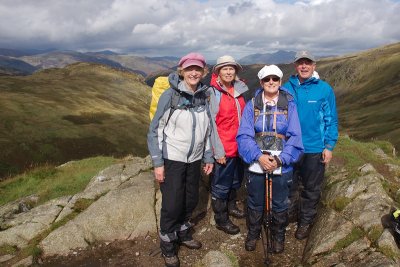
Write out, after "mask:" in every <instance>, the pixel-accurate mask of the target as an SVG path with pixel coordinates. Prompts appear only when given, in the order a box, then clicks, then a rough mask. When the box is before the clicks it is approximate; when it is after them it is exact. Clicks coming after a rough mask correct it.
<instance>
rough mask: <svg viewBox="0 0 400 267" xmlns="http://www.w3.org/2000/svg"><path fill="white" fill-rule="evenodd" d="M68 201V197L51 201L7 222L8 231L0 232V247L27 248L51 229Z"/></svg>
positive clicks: (17, 215)
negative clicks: (36, 238)
mask: <svg viewBox="0 0 400 267" xmlns="http://www.w3.org/2000/svg"><path fill="white" fill-rule="evenodd" d="M67 200H68V198H66V197H62V198H58V199H54V200H50V201H48V202H47V203H45V204H43V205H41V206H38V207H35V208H33V209H31V210H29V211H28V212H24V213H19V214H16V215H14V216H13V218H10V219H8V220H6V221H5V222H4V224H6V225H7V227H8V229H6V230H4V231H1V232H0V246H1V245H6V244H8V245H13V246H18V247H19V248H23V247H25V246H26V245H27V244H28V242H29V241H30V240H32V239H33V238H34V237H35V236H37V235H38V234H40V233H41V232H42V231H44V230H47V229H48V228H49V227H50V225H51V224H52V223H53V222H54V220H55V218H57V216H58V214H59V213H60V211H61V210H62V206H63V205H66V203H67Z"/></svg>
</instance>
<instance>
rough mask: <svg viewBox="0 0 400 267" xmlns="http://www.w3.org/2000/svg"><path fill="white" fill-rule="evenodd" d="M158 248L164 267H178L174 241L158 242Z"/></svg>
mask: <svg viewBox="0 0 400 267" xmlns="http://www.w3.org/2000/svg"><path fill="white" fill-rule="evenodd" d="M160 248H161V252H162V256H163V258H164V262H165V266H168V267H179V266H180V262H179V258H178V256H177V254H176V253H177V242H176V240H174V241H164V240H161V241H160Z"/></svg>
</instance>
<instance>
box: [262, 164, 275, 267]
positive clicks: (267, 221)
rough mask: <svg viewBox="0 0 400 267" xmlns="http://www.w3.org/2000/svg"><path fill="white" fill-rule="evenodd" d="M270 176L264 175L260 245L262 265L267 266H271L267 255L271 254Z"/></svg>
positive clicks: (268, 174)
mask: <svg viewBox="0 0 400 267" xmlns="http://www.w3.org/2000/svg"><path fill="white" fill-rule="evenodd" d="M271 176H272V174H270V173H268V172H267V173H266V174H265V205H264V216H263V217H264V218H263V228H262V230H264V231H263V232H264V235H265V239H264V235H263V234H262V233H261V238H262V243H263V247H264V256H265V260H264V265H265V266H269V265H270V264H271V260H270V257H269V254H270V253H272V249H273V248H272V231H271V224H272V216H271V215H272V214H271V209H272V179H271Z"/></svg>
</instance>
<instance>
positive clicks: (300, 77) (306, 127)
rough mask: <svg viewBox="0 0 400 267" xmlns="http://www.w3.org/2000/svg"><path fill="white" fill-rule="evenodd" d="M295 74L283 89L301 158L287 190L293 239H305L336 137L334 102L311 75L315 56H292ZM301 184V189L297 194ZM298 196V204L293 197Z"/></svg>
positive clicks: (327, 89)
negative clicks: (291, 104)
mask: <svg viewBox="0 0 400 267" xmlns="http://www.w3.org/2000/svg"><path fill="white" fill-rule="evenodd" d="M294 64H295V69H296V72H297V74H296V75H292V76H291V77H290V79H289V81H288V82H286V83H285V84H284V87H285V88H287V89H288V91H289V92H290V93H291V94H292V95H293V96H294V98H295V101H296V104H297V111H298V115H299V119H300V125H301V132H302V140H303V145H304V155H303V156H302V158H301V159H300V161H299V162H298V163H297V164H296V166H295V174H294V177H293V186H292V188H291V193H290V200H291V207H290V209H291V212H292V211H294V210H295V209H297V208H298V215H297V216H298V217H297V220H298V225H297V230H296V234H295V237H296V238H297V239H300V240H301V239H304V238H307V237H308V235H309V234H310V230H311V226H312V224H313V220H314V218H315V216H316V214H317V205H318V203H319V200H320V197H321V186H322V182H323V179H324V173H325V165H326V164H327V163H329V162H330V160H331V159H332V151H333V149H334V147H335V145H336V141H337V138H338V118H337V112H336V100H335V94H334V91H333V89H332V87H331V86H330V85H329V84H328V83H327V82H325V81H322V80H320V79H319V78H316V77H315V76H313V73H314V71H315V68H316V61H315V57H314V56H313V55H312V54H311V53H310V52H308V51H300V52H297V53H296V56H295V59H294ZM299 183H301V184H302V186H303V189H302V190H301V192H298V190H299V188H300V186H299ZM298 194H300V197H299V203H298V201H297V199H296V196H298Z"/></svg>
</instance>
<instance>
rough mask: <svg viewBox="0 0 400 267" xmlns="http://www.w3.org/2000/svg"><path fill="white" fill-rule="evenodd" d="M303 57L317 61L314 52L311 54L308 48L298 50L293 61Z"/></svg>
mask: <svg viewBox="0 0 400 267" xmlns="http://www.w3.org/2000/svg"><path fill="white" fill-rule="evenodd" d="M301 58H307V59H309V60H311V61H313V62H315V57H314V56H313V54H311V53H310V52H309V51H306V50H303V51H298V52H297V53H296V55H295V56H294V61H293V62H296V61H297V60H299V59H301Z"/></svg>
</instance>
